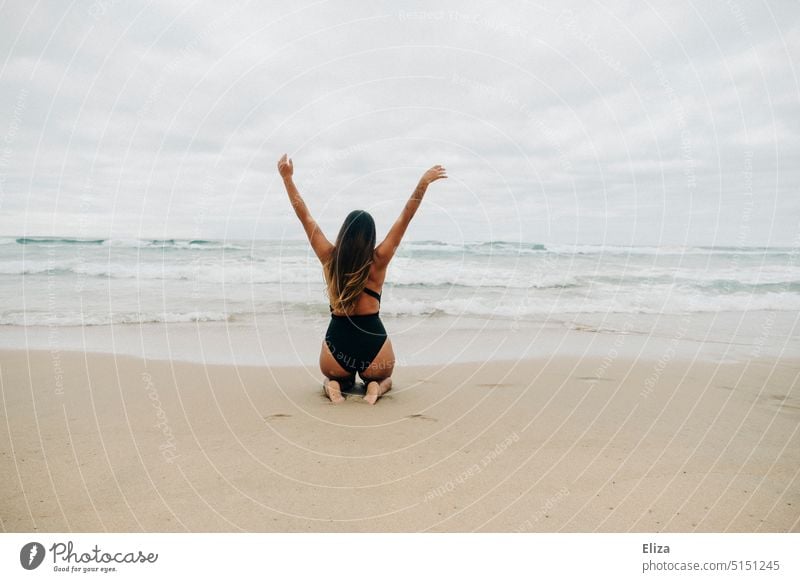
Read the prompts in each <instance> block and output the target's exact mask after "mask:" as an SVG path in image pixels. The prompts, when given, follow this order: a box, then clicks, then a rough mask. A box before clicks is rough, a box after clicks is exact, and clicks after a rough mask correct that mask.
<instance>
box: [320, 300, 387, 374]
mask: <svg viewBox="0 0 800 582" xmlns="http://www.w3.org/2000/svg"><path fill="white" fill-rule="evenodd" d="M364 293H366V294H367V295H370V296H371V297H374V298H375V299H377V300H378V303H380V301H381V294H380V293H377V292H376V291H373V290H372V289H367V288H365V289H364ZM386 338H387V335H386V329H384V327H383V323H382V322H381V318H380V312H379V311H378V312H375V313H370V314H367V315H336V314H334V313H333V308H331V322H330V324H328V331H327V332H325V343H326V344H327V345H328V349H330V351H331V353H332V354H333V357H334V358H336V361H337V362H339V365H340V366H341V367H342V368H344V369H345V370H347V371H348V372H349V373H350V374H351V375H355V373H356V372H358V373H359V374H363V373H364V371H365V370H366V369H367V368H368V367H369V365H370V364H371V363H372V360H374V359H375V356H377V355H378V352H380V351H381V348H382V347H383V344H384V343H385V342H386Z"/></svg>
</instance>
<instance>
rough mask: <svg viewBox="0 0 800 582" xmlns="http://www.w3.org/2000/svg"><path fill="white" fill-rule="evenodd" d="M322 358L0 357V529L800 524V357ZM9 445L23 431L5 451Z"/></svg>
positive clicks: (794, 527)
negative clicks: (382, 364)
mask: <svg viewBox="0 0 800 582" xmlns="http://www.w3.org/2000/svg"><path fill="white" fill-rule="evenodd" d="M657 355H658V354H657V353H652V354H650V355H649V356H646V357H640V358H638V359H632V358H627V357H624V356H618V357H617V358H614V359H611V360H604V359H603V358H600V357H596V356H591V357H573V356H569V355H556V356H553V357H551V358H549V359H541V358H540V359H522V360H517V361H514V362H513V363H511V365H509V363H508V362H498V361H491V362H485V363H483V364H482V365H478V364H474V363H452V364H446V365H434V366H430V365H429V366H402V367H399V368H398V369H397V371H396V373H395V375H394V378H395V388H394V389H393V390H392V391H391V392H389V393H388V394H387V395H386V396H385V397H384V398H383V399H381V400H380V401H379V402H378V404H377V405H376V406H374V407H372V406H369V405H367V404H366V403H364V402H363V401H361V399H360V398H359V397H358V396H349V397H348V400H347V402H345V403H344V404H342V405H332V404H330V403H329V402H328V401H327V399H325V397H324V396H323V395H322V389H321V378H320V377H319V373H318V370H316V367H314V368H311V369H308V368H304V367H296V366H289V367H284V366H270V367H259V366H249V365H222V364H207V365H204V364H197V363H190V362H181V361H170V360H148V361H144V360H142V359H140V358H136V357H132V356H115V355H113V354H96V353H85V352H66V351H65V352H61V353H60V359H59V362H58V365H59V369H58V370H54V369H53V367H52V364H53V360H52V359H51V354H50V353H49V352H47V351H27V350H14V351H9V350H0V380H2V384H1V387H2V394H3V406H4V413H5V416H6V418H7V422H8V430H7V431H4V434H3V436H2V437H0V453H2V454H1V455H0V459H2V469H3V470H2V471H0V475H2V477H0V483H1V484H2V486H1V487H0V491H2V498H0V499H1V500H0V516H2V523H3V527H4V529H5V530H6V531H103V530H109V531H240V530H245V531H610V532H617V531H619V532H622V531H642V532H651V531H652V532H655V531H704V532H716V531H770V532H783V531H800V485H799V484H798V479H797V467H798V466H800V446H798V444H800V434H798V426H800V424H799V423H800V385H798V382H797V378H798V375H799V374H800V358H780V359H770V358H755V359H752V360H750V361H748V362H746V363H714V362H708V361H691V360H684V359H681V358H679V357H676V358H675V359H671V360H670V361H668V362H666V363H665V364H664V365H663V366H659V365H658V362H659V360H658V358H657V357H656V356H657ZM9 437H10V438H9Z"/></svg>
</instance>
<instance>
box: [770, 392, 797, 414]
mask: <svg viewBox="0 0 800 582" xmlns="http://www.w3.org/2000/svg"><path fill="white" fill-rule="evenodd" d="M761 398H762V399H764V400H766V405H767V407H768V408H770V409H772V410H778V411H780V412H788V413H790V414H797V413H798V412H800V399H799V398H793V397H791V396H789V395H788V394H787V395H785V396H784V395H783V394H768V395H766V396H762V397H761Z"/></svg>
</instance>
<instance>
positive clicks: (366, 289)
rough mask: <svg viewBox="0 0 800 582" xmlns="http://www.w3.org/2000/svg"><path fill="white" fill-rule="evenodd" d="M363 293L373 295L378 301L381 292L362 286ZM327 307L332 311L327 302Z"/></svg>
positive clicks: (379, 300)
mask: <svg viewBox="0 0 800 582" xmlns="http://www.w3.org/2000/svg"><path fill="white" fill-rule="evenodd" d="M364 293H366V294H367V295H369V296H370V297H374V298H375V299H377V300H378V303H380V302H381V294H380V293H378V292H377V291H373V290H372V289H370V288H368V287H364ZM328 309H330V310H331V313H333V307H331V305H330V304H328Z"/></svg>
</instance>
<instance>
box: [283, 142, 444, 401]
mask: <svg viewBox="0 0 800 582" xmlns="http://www.w3.org/2000/svg"><path fill="white" fill-rule="evenodd" d="M278 172H279V173H280V175H281V177H282V178H283V184H284V186H286V192H287V193H288V194H289V201H290V202H291V203H292V207H293V208H294V211H295V213H296V214H297V218H299V219H300V222H301V223H302V224H303V228H304V229H305V231H306V236H308V241H309V242H310V243H311V248H313V249H314V253H315V254H316V255H317V258H319V260H320V262H321V263H322V266H323V271H324V273H325V282H326V286H327V290H328V298H329V299H330V310H331V321H330V324H329V325H328V331H327V332H326V334H325V341H324V342H322V351H321V352H320V355H319V368H320V370H321V371H322V375H323V376H325V381H324V383H323V389H324V390H325V395H326V396H327V397H328V398H330V400H331V402H333V403H339V402H344V396H343V395H342V387H343V386H344V385H348V386H349V385H352V384H353V382H354V381H355V377H356V374H358V375H359V376H361V379H362V380H363V381H364V384H366V394H365V395H364V400H366V401H367V402H369V403H370V404H375V403H376V402H377V401H378V398H380V397H381V396H383V395H384V394H385V393H386V392H388V391H389V390H390V389H391V387H392V378H391V376H392V371H393V370H394V350H392V342H391V340H390V339H389V338H388V337H387V335H386V330H385V329H384V327H383V323H382V322H381V319H380V315H379V310H380V303H381V289H382V287H383V281H384V279H385V278H386V268H387V267H388V266H389V262H390V261H391V260H392V257H394V253H395V251H396V250H397V247H398V246H399V245H400V241H401V240H402V238H403V235H404V234H405V232H406V228H408V224H409V222H411V219H412V218H413V217H414V214H415V213H416V212H417V208H419V205H420V203H421V202H422V197H423V196H424V195H425V191H426V190H427V189H428V186H429V185H430V184H431V182H435V181H436V180H439V179H440V178H447V175H446V173H445V169H444V168H443V167H442V166H434V167H432V168H431V169H430V170H428V171H427V172H425V173H424V174H423V175H422V178H421V179H420V181H419V184H417V187H416V189H415V190H414V193H413V194H411V198H409V200H408V202H407V203H406V205H405V208H403V211H402V212H401V213H400V217H399V218H398V219H397V221H396V222H395V223H394V225H393V226H392V228H391V229H390V230H389V234H387V235H386V238H385V239H383V242H382V243H380V244H379V245H377V246H375V242H376V240H375V222H374V221H373V219H372V216H370V214H369V213H368V212H366V211H365V210H354V211H353V212H351V213H350V214H348V215H347V218H345V221H344V224H342V227H341V229H340V230H339V235H338V236H337V237H336V244H331V243H330V241H328V239H327V238H325V235H324V234H322V231H321V230H320V229H319V226H318V225H317V223H316V221H315V220H314V218H312V216H311V213H310V212H309V211H308V208H307V207H306V203H305V202H304V201H303V198H302V197H301V196H300V192H298V190H297V187H296V186H295V185H294V180H293V178H292V175H293V174H294V165H293V163H292V160H291V158H289V159H287V157H286V154H284V155H283V156H282V157H281V159H280V160H278Z"/></svg>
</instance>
